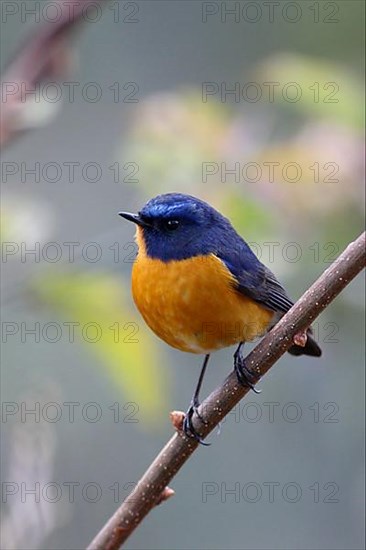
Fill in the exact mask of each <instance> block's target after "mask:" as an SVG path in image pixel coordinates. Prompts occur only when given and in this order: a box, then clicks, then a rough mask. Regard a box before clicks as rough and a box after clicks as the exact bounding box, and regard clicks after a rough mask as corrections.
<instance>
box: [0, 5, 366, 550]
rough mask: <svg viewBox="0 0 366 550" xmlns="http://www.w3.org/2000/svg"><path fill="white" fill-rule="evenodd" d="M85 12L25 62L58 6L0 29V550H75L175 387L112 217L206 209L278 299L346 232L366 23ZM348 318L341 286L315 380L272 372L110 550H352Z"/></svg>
mask: <svg viewBox="0 0 366 550" xmlns="http://www.w3.org/2000/svg"><path fill="white" fill-rule="evenodd" d="M61 3H62V2H61ZM67 4H69V6H70V5H71V4H72V3H71V2H69V3H67ZM77 4H79V5H81V4H82V3H81V2H77ZM89 4H90V3H89ZM92 4H93V6H90V5H89V6H88V7H87V6H85V8H86V7H87V9H85V10H84V12H82V21H79V22H78V23H75V24H74V25H72V24H70V27H73V28H72V29H71V30H72V35H71V36H70V35H69V34H62V33H61V34H60V35H57V37H56V38H55V39H54V40H53V41H52V40H51V39H49V41H48V43H47V47H46V48H45V47H44V46H43V49H42V48H39V47H35V48H34V50H32V48H31V47H30V46H28V45H29V44H33V43H34V40H36V41H37V40H40V39H41V38H42V36H43V37H44V35H43V34H42V33H43V32H44V29H45V28H47V29H52V28H53V29H55V28H56V27H55V25H57V24H58V21H59V19H58V18H59V15H60V13H61V12H59V6H57V2H51V3H50V5H49V6H48V7H47V5H48V2H33V1H31V0H27V1H17V2H8V1H4V2H2V6H1V7H2V56H1V68H2V73H3V75H4V77H3V86H2V93H3V98H2V104H1V107H2V111H3V117H4V118H3V121H5V122H4V128H3V142H4V145H6V148H5V149H4V152H3V155H2V217H1V221H2V224H1V230H2V237H1V240H2V273H3V277H2V298H3V305H2V309H1V314H2V362H1V363H2V367H1V368H2V370H1V382H2V443H3V444H2V446H1V459H2V460H1V464H2V471H1V477H2V511H1V520H2V542H1V547H2V548H4V549H15V548H22V549H25V548H27V549H44V548H47V549H61V548H66V549H77V548H84V547H85V546H86V545H87V544H88V543H89V542H90V540H91V539H92V538H93V537H94V536H95V534H96V533H97V532H98V530H99V529H100V528H101V527H102V525H103V524H104V522H105V521H106V520H107V518H108V517H109V516H110V515H111V514H112V513H113V512H114V511H115V509H116V508H117V506H118V503H119V502H121V501H122V500H123V499H124V498H125V497H126V496H127V494H128V493H129V492H130V490H131V488H133V485H134V483H135V482H136V481H137V480H138V478H139V477H140V475H141V474H142V473H143V471H144V470H145V468H146V467H147V466H148V465H149V463H150V462H151V460H152V459H153V458H154V456H155V455H156V453H157V452H158V451H159V450H160V448H161V446H162V445H163V444H164V443H165V441H166V440H167V438H169V437H170V436H171V434H172V426H171V424H170V421H169V414H168V413H169V411H171V410H172V409H178V410H186V408H187V406H188V404H189V401H190V398H191V394H192V392H193V389H194V387H195V384H196V381H197V377H198V373H199V368H200V366H201V357H199V356H194V355H190V354H183V353H180V352H178V351H176V350H172V349H170V348H168V346H167V345H165V344H164V343H163V342H160V341H159V340H158V339H157V338H156V337H155V336H154V335H153V334H152V333H151V332H150V331H148V330H147V328H146V327H145V325H144V324H143V322H142V320H141V318H140V316H139V314H138V312H137V311H136V309H135V307H134V305H133V303H132V300H131V296H130V272H131V267H132V262H133V259H134V257H135V254H136V245H135V244H134V239H133V231H134V228H133V227H131V226H130V225H129V224H127V223H125V222H123V221H122V220H121V219H120V218H119V217H118V216H117V212H118V211H119V210H121V209H123V210H130V211H136V210H138V209H139V208H140V207H141V206H142V205H143V204H144V203H145V202H146V201H147V200H148V199H149V198H151V197H152V196H154V195H156V194H158V193H165V192H171V191H179V192H185V193H190V194H194V195H197V196H199V197H201V198H203V199H205V200H207V201H208V202H210V203H211V204H213V205H214V206H215V207H216V208H218V209H219V210H220V211H222V212H223V213H224V214H225V215H227V216H228V217H230V219H231V220H232V222H233V224H234V225H235V227H236V228H237V229H238V231H239V232H240V233H241V234H242V235H243V236H244V237H245V239H246V240H247V241H248V242H249V243H251V244H252V247H253V250H254V251H255V252H256V253H257V255H258V256H259V257H260V259H261V260H262V261H263V262H264V263H266V264H267V265H268V266H269V267H270V268H271V269H272V270H273V271H274V272H275V273H276V275H277V276H278V277H279V278H280V280H281V281H282V283H283V284H284V286H285V287H286V288H287V289H288V291H289V294H290V295H291V296H292V297H293V298H294V299H296V298H297V297H299V296H300V295H301V294H302V292H303V291H304V290H305V289H306V288H307V287H308V286H309V285H310V284H311V283H312V282H313V281H314V280H315V279H316V278H317V277H318V276H319V275H320V274H321V273H322V272H323V271H324V270H325V269H326V267H327V266H328V265H329V263H330V262H331V261H333V260H334V259H335V258H336V257H337V255H338V254H339V253H340V252H341V251H342V250H343V248H344V247H345V246H346V245H347V243H348V242H349V241H351V240H353V239H354V238H355V237H357V236H358V234H359V233H360V232H361V231H362V228H363V219H364V218H363V216H364V212H363V203H364V188H363V177H364V165H363V119H364V112H363V98H364V88H363V72H364V47H363V46H364V31H363V20H364V3H363V2H359V1H352V0H348V1H347V2H346V1H336V2H306V1H305V2H282V1H280V2H199V1H196V2H190V1H180V0H178V1H174V2H168V1H158V0H155V1H141V0H138V1H136V2H135V1H134V2H123V1H119V2H118V1H117V2H115V1H111V2H103V1H102V0H99V1H97V2H93V3H92ZM64 8H65V6H64V7H63V9H64ZM62 13H63V12H62ZM51 33H52V31H51ZM27 44H28V45H27ZM24 51H26V52H28V54H24ZM33 53H34V55H33ZM31 54H32V55H31ZM27 55H28V58H27ZM45 57H46V62H45V63H43V62H42V63H39V64H38V65H39V66H38V68H37V63H38V62H39V60H44V58H45ZM19 59H20V61H19ZM24 59H25V60H26V61H25V62H24ZM37 71H38V72H37ZM32 72H34V73H35V77H34V80H35V81H37V83H38V84H39V85H38V88H36V89H38V92H37V93H34V94H32V93H29V94H27V93H26V92H27V90H28V91H29V90H31V89H33V88H32V86H31V85H30V84H29V82H28V80H29V81H30V82H31V81H32ZM29 75H30V76H29ZM27 82H28V87H27ZM23 85H24V86H23ZM22 86H23V89H22ZM22 93H23V95H19V94H22ZM363 301H364V288H363V283H362V277H358V278H357V279H356V280H355V281H354V282H353V283H352V284H351V285H349V287H347V289H346V290H345V291H344V292H343V293H342V295H341V296H339V297H338V299H337V300H336V301H335V302H334V303H333V304H331V305H330V306H329V307H328V308H327V309H326V310H325V311H324V313H323V314H322V315H321V317H320V318H319V319H317V321H316V323H315V324H314V330H315V335H316V338H317V340H318V341H319V343H320V344H321V346H322V348H323V352H324V353H323V357H322V358H321V360H312V359H310V358H307V357H304V358H294V357H291V356H289V355H286V356H285V357H283V358H282V359H281V360H280V361H279V362H278V364H277V365H276V366H275V367H274V368H273V369H272V370H271V372H270V373H269V374H268V375H267V376H266V377H265V378H264V379H263V380H262V382H261V383H260V385H259V386H260V388H261V389H262V393H261V395H254V394H250V395H248V396H247V398H246V400H245V401H243V403H242V404H241V405H240V407H237V408H236V409H235V411H234V412H233V414H231V415H229V417H228V418H227V419H226V421H225V422H224V423H223V425H222V429H221V433H220V434H219V435H217V433H215V434H213V435H212V436H211V437H210V440H211V441H212V443H213V444H212V446H211V447H210V448H202V449H199V450H198V452H197V453H196V454H195V456H194V457H192V459H191V460H190V461H189V462H188V464H187V465H186V466H185V468H184V469H183V470H182V471H181V472H180V473H179V475H178V476H177V477H176V479H174V481H173V483H172V487H173V488H174V490H175V491H176V495H175V497H174V498H172V499H171V500H169V502H167V503H165V504H163V505H162V506H160V507H158V508H156V509H155V510H154V511H153V512H152V513H151V514H150V515H149V517H148V518H147V519H146V520H145V521H144V522H143V524H142V525H141V526H140V527H139V528H138V530H137V531H136V532H135V534H134V535H133V536H132V537H131V538H130V539H129V540H128V542H127V544H126V548H129V549H131V550H132V549H149V550H150V549H151V550H152V549H160V548H161V549H165V548H166V549H177V550H178V549H208V548H212V549H221V548H230V549H244V548H250V549H268V550H272V549H279V548H282V549H283V548H286V549H293V548H299V549H300V548H301V549H321V550H323V549H330V548H331V549H336V548H339V549H341V548H342V549H343V548H347V549H359V548H364V547H365V540H364V412H363V411H364V400H365V395H364V366H363V365H364V362H363V357H364V345H363V341H364V328H365V327H364V310H363ZM250 347H251V346H249V345H248V347H247V350H249V349H250ZM232 352H233V350H230V349H227V350H223V351H221V352H220V353H216V354H215V355H214V356H213V358H212V360H211V363H210V368H209V371H208V375H207V378H206V379H205V387H204V390H203V395H205V394H207V393H208V392H209V391H210V390H211V389H213V388H214V387H215V386H216V385H217V384H220V383H221V382H222V380H223V379H224V377H225V376H226V375H227V374H228V372H229V371H230V370H231V368H232Z"/></svg>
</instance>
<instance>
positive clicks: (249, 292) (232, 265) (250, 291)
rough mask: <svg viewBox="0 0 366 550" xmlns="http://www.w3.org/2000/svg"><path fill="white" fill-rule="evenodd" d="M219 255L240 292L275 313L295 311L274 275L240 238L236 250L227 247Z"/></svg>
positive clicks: (236, 243) (219, 251)
mask: <svg viewBox="0 0 366 550" xmlns="http://www.w3.org/2000/svg"><path fill="white" fill-rule="evenodd" d="M227 244H229V243H227ZM233 244H234V243H233ZM216 255H217V257H218V258H220V259H221V260H222V261H223V262H224V263H225V265H226V267H227V268H228V269H229V270H230V271H231V273H232V274H233V275H234V277H235V279H236V280H237V290H238V291H239V292H241V293H243V294H245V295H246V296H249V298H252V299H253V300H255V301H256V302H258V303H260V304H262V305H263V306H264V307H266V308H268V309H270V310H272V311H276V312H281V313H286V312H287V311H288V310H289V309H290V308H291V307H292V305H293V302H292V300H291V299H290V298H289V297H288V295H287V293H286V291H285V289H284V288H283V286H282V285H281V284H280V283H279V281H278V280H277V279H276V277H275V275H274V274H273V273H272V272H271V271H270V270H269V269H268V268H267V267H266V266H265V265H263V264H262V263H261V262H260V261H259V260H258V258H257V257H256V255H255V254H254V253H253V252H252V250H251V249H250V248H249V246H248V245H247V244H246V243H245V242H244V241H243V240H242V239H241V237H239V236H238V235H237V238H236V239H235V244H234V247H229V246H225V248H224V249H222V250H218V251H217V253H216Z"/></svg>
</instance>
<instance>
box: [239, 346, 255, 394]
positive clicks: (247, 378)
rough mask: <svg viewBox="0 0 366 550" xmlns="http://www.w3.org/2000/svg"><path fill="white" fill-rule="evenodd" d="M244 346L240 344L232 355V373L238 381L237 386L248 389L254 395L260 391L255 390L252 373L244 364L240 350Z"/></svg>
mask: <svg viewBox="0 0 366 550" xmlns="http://www.w3.org/2000/svg"><path fill="white" fill-rule="evenodd" d="M243 345H244V342H240V344H239V345H238V347H237V349H236V351H235V353H234V371H235V374H236V377H237V379H238V382H239V384H241V385H242V386H246V387H249V388H250V389H251V390H253V391H254V393H261V392H260V390H257V389H256V388H255V386H254V382H255V377H254V376H253V373H252V372H251V371H250V370H249V369H248V367H247V366H246V364H245V359H244V357H243V355H242V353H241V349H242V347H243Z"/></svg>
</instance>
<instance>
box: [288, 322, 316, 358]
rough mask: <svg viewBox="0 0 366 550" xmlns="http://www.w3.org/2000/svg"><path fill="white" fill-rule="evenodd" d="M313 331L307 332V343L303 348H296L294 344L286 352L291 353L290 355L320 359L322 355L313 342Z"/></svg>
mask: <svg viewBox="0 0 366 550" xmlns="http://www.w3.org/2000/svg"><path fill="white" fill-rule="evenodd" d="M312 334H313V331H312V330H311V328H309V329H308V331H307V336H308V339H307V342H306V345H305V346H304V347H301V346H297V345H296V344H294V345H293V346H291V347H290V348H289V349H288V352H289V353H291V355H311V356H312V357H320V356H321V354H322V350H321V349H320V347H319V346H318V344H317V343H316V342H315V340H314V338H313V336H312Z"/></svg>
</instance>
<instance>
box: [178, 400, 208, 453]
mask: <svg viewBox="0 0 366 550" xmlns="http://www.w3.org/2000/svg"><path fill="white" fill-rule="evenodd" d="M199 405H200V404H199V402H198V401H192V403H191V405H190V407H189V409H188V411H187V412H186V415H185V417H184V420H183V432H184V434H185V435H186V436H187V437H190V438H193V439H195V440H196V441H198V443H200V445H205V446H206V447H208V446H209V445H211V444H210V443H205V442H204V441H203V439H202V437H201V436H200V434H199V433H198V432H197V430H196V428H195V427H194V426H193V422H192V418H193V415H194V414H196V415H197V416H198V418H199V419H200V420H201V422H203V424H207V422H206V421H205V420H204V418H203V417H202V415H201V414H200V413H199V412H198V407H199Z"/></svg>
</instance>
